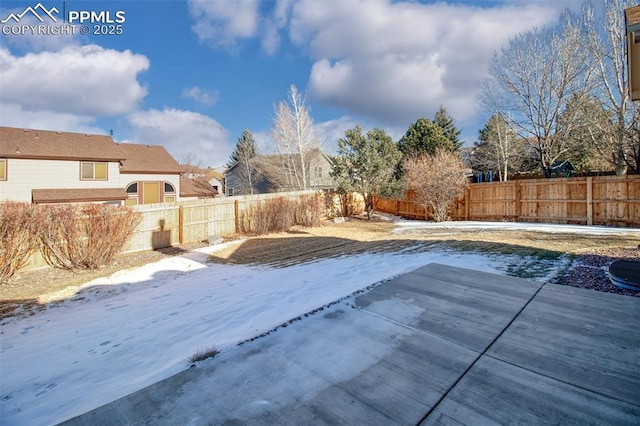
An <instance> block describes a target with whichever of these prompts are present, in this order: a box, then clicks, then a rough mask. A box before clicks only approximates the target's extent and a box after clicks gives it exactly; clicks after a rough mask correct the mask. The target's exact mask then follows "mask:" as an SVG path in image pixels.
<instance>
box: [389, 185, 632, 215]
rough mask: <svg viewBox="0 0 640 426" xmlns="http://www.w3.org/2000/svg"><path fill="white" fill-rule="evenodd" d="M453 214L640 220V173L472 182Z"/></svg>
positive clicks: (393, 203) (406, 203)
mask: <svg viewBox="0 0 640 426" xmlns="http://www.w3.org/2000/svg"><path fill="white" fill-rule="evenodd" d="M377 210H378V211H381V212H386V213H392V214H395V215H397V216H402V217H406V218H412V219H430V218H431V215H430V214H427V213H426V212H425V210H424V209H423V208H422V207H421V206H418V205H416V204H415V202H414V201H413V197H412V196H411V194H410V193H409V194H408V196H407V197H406V199H403V200H386V199H380V200H378V204H377ZM450 215H451V219H452V220H487V221H498V220H507V221H516V222H519V221H520V222H548V223H573V224H583V225H613V226H628V227H638V226H640V175H631V176H595V177H579V178H562V179H527V180H514V181H507V182H491V183H473V184H470V185H469V186H468V187H467V189H466V190H465V193H464V196H462V197H460V198H459V199H458V200H457V201H456V203H455V204H454V206H453V207H452V209H451V212H450Z"/></svg>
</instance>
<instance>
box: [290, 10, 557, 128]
mask: <svg viewBox="0 0 640 426" xmlns="http://www.w3.org/2000/svg"><path fill="white" fill-rule="evenodd" d="M546 5H547V3H542V4H535V3H534V4H531V3H527V4H519V3H518V4H511V3H505V4H503V5H501V6H500V7H492V8H480V7H475V6H469V5H448V4H445V3H434V4H419V3H413V2H411V3H408V2H391V1H388V0H377V1H370V2H316V1H309V0H302V1H300V2H298V3H296V4H295V5H294V6H293V8H292V12H291V13H292V14H291V20H290V26H289V30H290V33H289V34H290V38H291V40H292V41H293V42H294V43H295V44H297V45H298V46H300V47H302V48H304V49H307V50H308V51H309V53H310V55H311V57H312V58H313V60H314V64H313V66H312V68H311V73H310V76H309V86H308V91H309V94H310V96H311V97H312V98H314V99H316V100H319V101H321V102H324V103H327V104H330V105H333V106H337V107H340V108H344V109H346V110H348V111H351V112H354V113H356V114H364V115H366V116H369V117H372V118H374V119H375V120H380V121H382V122H384V123H387V124H392V125H393V124H408V123H411V122H412V121H414V120H415V119H416V118H418V117H420V116H427V117H431V116H433V114H434V112H435V111H436V110H437V109H438V107H439V106H440V105H441V104H444V105H445V106H446V107H447V109H448V110H449V112H450V113H451V114H452V115H453V116H454V117H456V118H457V119H458V121H459V122H461V123H463V124H464V122H465V121H467V120H471V119H472V118H473V116H474V115H475V114H476V113H477V110H476V108H477V107H476V105H477V102H476V99H475V98H476V93H477V88H478V86H479V84H480V82H481V81H482V80H483V79H484V78H485V77H486V75H487V70H488V64H489V60H490V57H491V53H492V52H493V51H494V50H496V49H498V48H499V47H500V46H501V45H503V44H504V43H505V42H506V41H508V39H509V38H510V37H513V36H514V35H515V34H517V33H519V32H522V31H523V30H526V29H527V27H533V26H542V25H545V24H547V23H550V22H554V21H555V20H556V19H557V16H558V11H557V10H556V9H554V8H550V7H546ZM523 23H524V24H525V25H526V26H525V25H523ZM347 41H348V42H347Z"/></svg>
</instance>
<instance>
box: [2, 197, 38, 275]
mask: <svg viewBox="0 0 640 426" xmlns="http://www.w3.org/2000/svg"><path fill="white" fill-rule="evenodd" d="M41 227H42V215H41V214H40V210H39V209H38V208H37V206H35V205H32V204H28V203H18V202H11V201H6V202H2V203H0V282H3V281H6V280H8V279H9V278H10V277H12V276H13V275H14V274H15V273H16V272H17V271H18V269H20V268H22V267H23V266H24V265H25V264H26V263H27V261H28V260H29V256H31V254H33V253H34V252H35V251H36V250H37V248H38V245H39V244H40V241H39V240H38V235H39V233H40V229H41Z"/></svg>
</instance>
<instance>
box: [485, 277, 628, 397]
mask: <svg viewBox="0 0 640 426" xmlns="http://www.w3.org/2000/svg"><path fill="white" fill-rule="evenodd" d="M487 354H488V355H490V356H492V357H494V358H497V359H500V360H503V361H505V362H508V363H510V364H514V365H517V366H520V367H522V368H525V369H527V370H531V371H533V372H536V373H539V374H542V375H545V376H549V377H554V378H556V379H558V380H561V381H563V382H566V383H569V384H572V385H575V386H578V387H580V388H584V389H588V390H591V391H593V392H596V393H600V394H603V395H605V396H608V397H611V398H615V399H618V400H620V401H626V402H628V403H630V404H637V405H640V300H638V298H635V297H624V296H619V295H616V294H610V293H602V292H597V291H593V290H583V289H578V288H573V287H566V286H558V285H546V286H545V287H544V288H543V289H542V290H541V291H540V293H539V294H538V295H537V296H536V298H535V299H534V300H533V301H532V302H531V303H530V304H529V305H528V306H527V307H526V309H525V310H524V311H523V312H522V313H521V314H520V315H519V316H518V318H516V320H515V321H514V322H513V324H512V325H511V326H510V327H509V328H508V329H507V330H506V332H505V333H504V334H503V335H502V336H501V337H500V339H499V340H498V341H497V342H496V344H495V345H493V346H492V347H491V349H490V350H489V351H487Z"/></svg>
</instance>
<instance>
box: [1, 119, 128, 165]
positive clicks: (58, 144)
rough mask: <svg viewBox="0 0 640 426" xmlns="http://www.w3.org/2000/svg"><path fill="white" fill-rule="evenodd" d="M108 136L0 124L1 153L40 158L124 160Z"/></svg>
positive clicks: (11, 156)
mask: <svg viewBox="0 0 640 426" xmlns="http://www.w3.org/2000/svg"><path fill="white" fill-rule="evenodd" d="M123 155H124V153H123V152H122V151H120V150H119V149H118V144H116V143H115V142H114V141H113V139H111V137H110V136H103V135H85V134H82V133H68V132H53V131H49V130H32V129H18V128H14V127H0V157H4V158H33V159H43V160H93V161H96V160H98V161H119V160H124V159H125V157H124V156H123Z"/></svg>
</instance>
